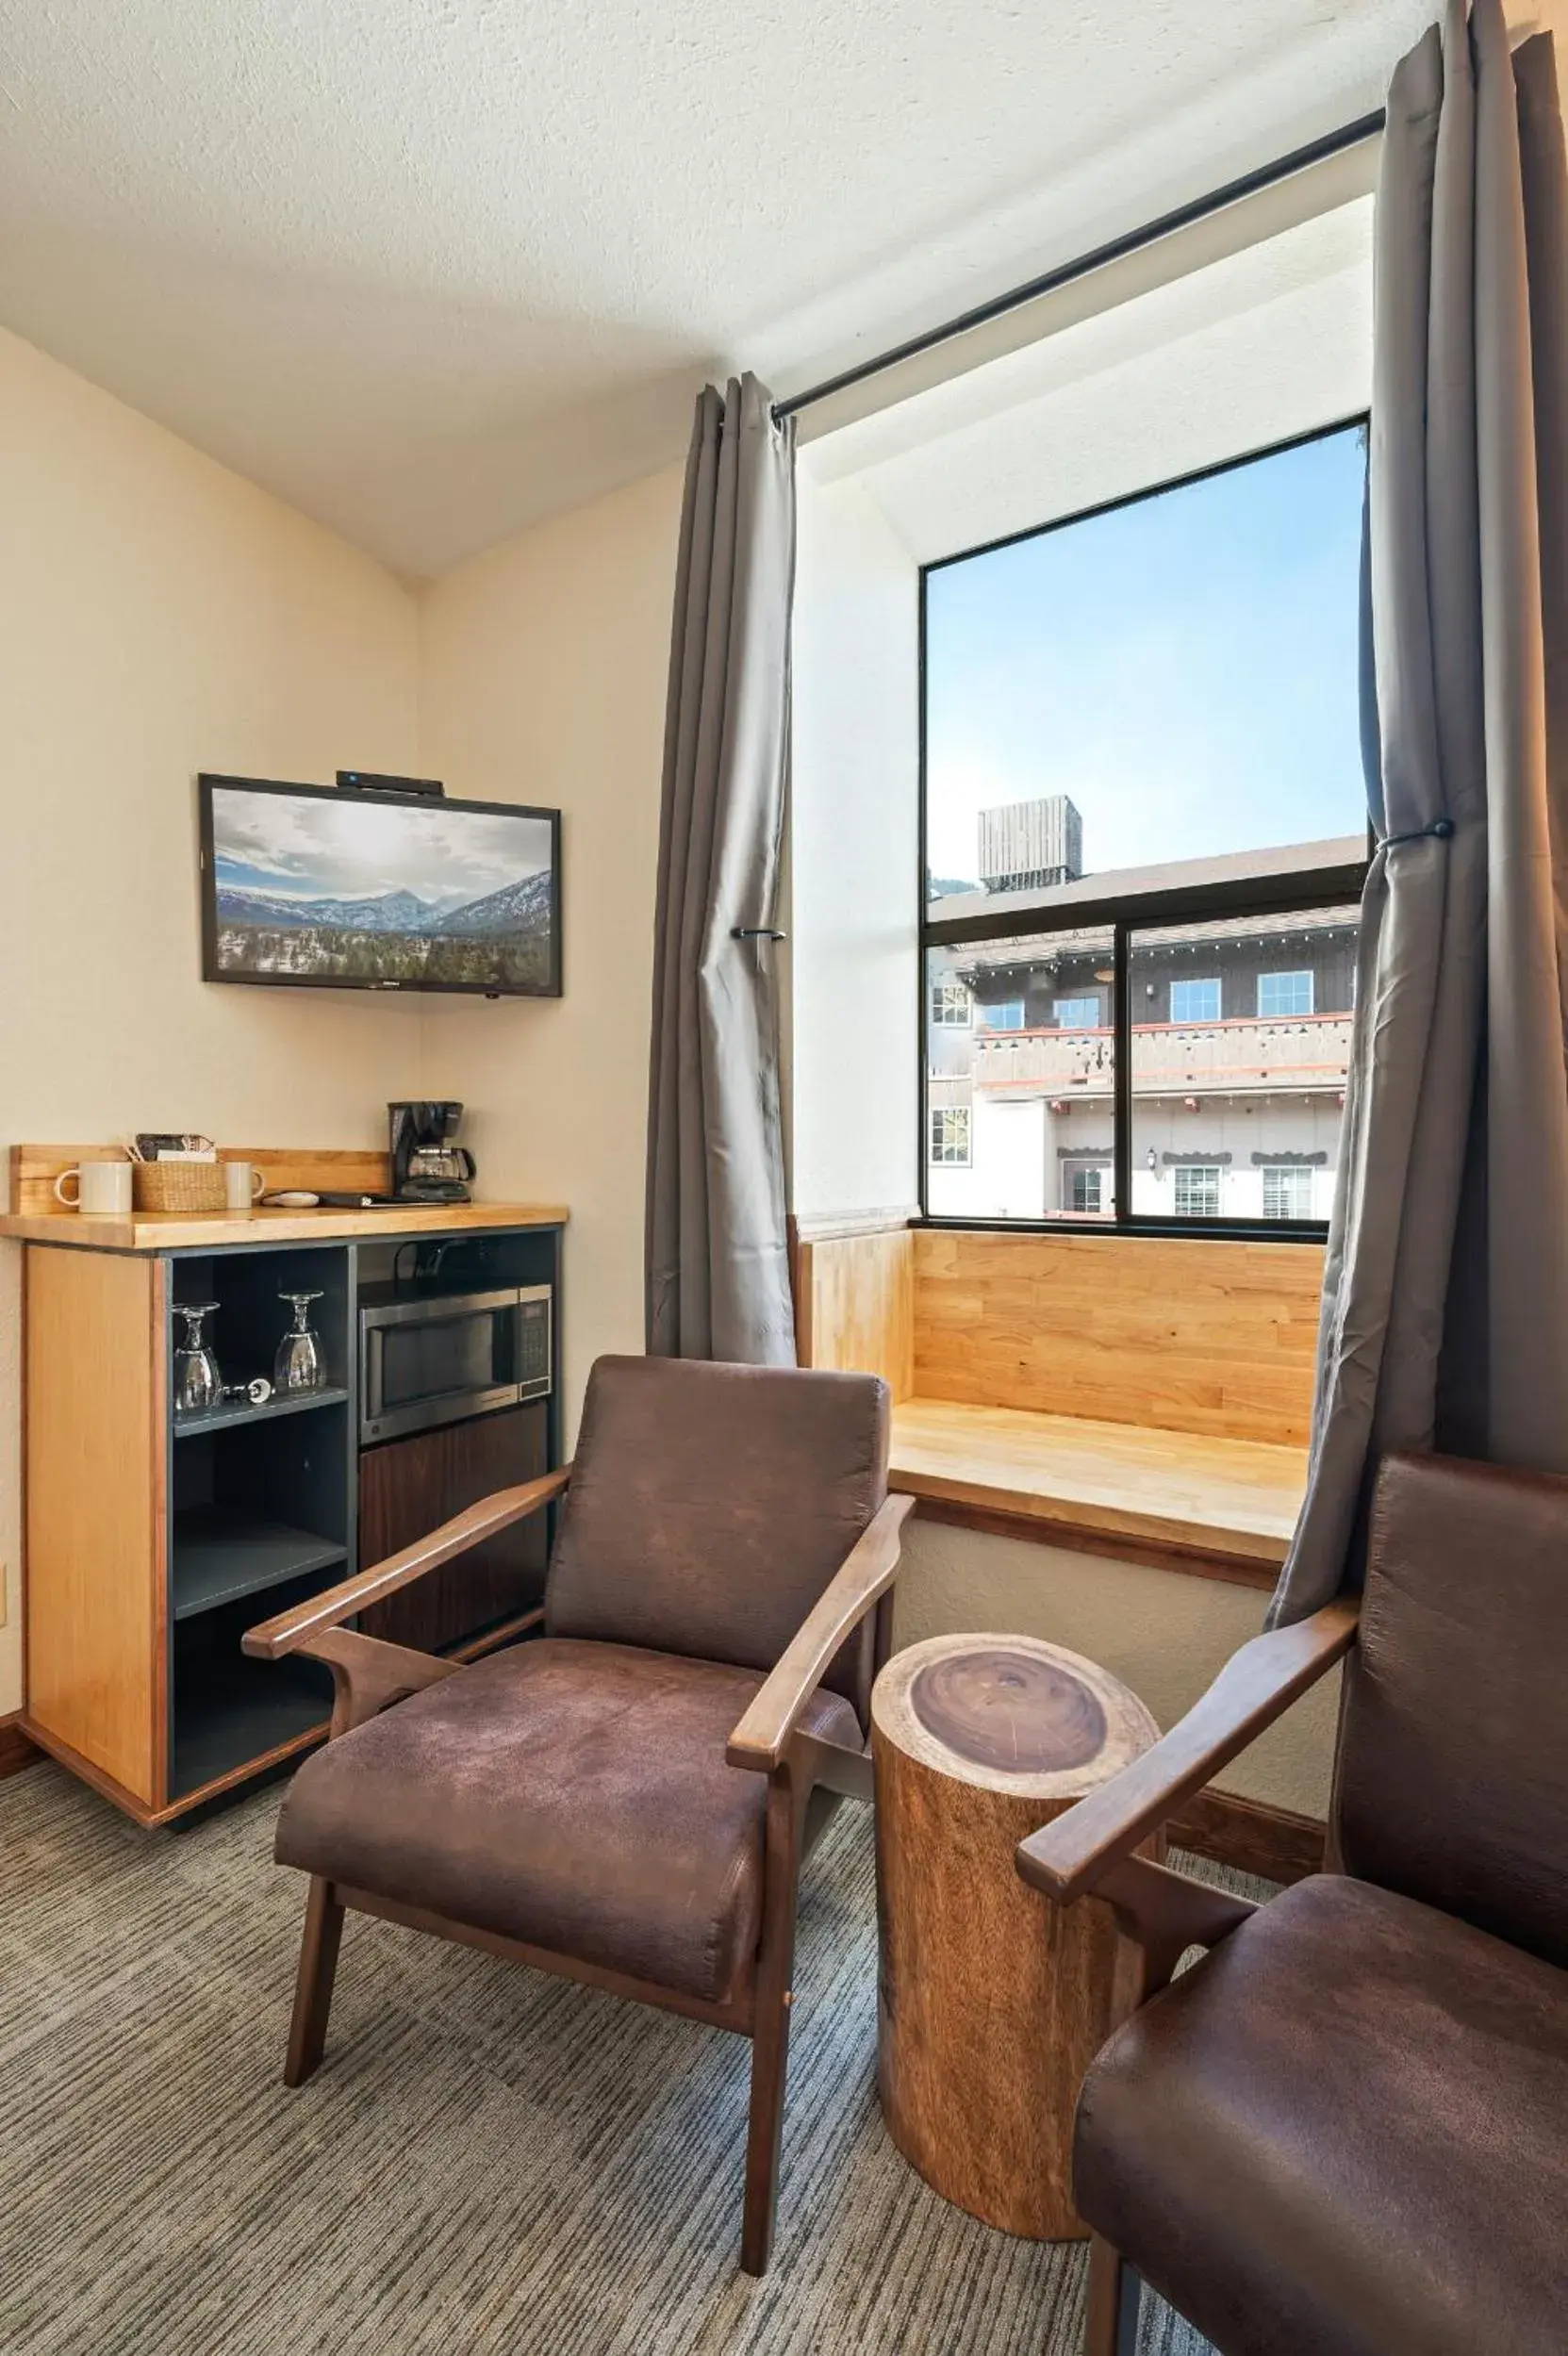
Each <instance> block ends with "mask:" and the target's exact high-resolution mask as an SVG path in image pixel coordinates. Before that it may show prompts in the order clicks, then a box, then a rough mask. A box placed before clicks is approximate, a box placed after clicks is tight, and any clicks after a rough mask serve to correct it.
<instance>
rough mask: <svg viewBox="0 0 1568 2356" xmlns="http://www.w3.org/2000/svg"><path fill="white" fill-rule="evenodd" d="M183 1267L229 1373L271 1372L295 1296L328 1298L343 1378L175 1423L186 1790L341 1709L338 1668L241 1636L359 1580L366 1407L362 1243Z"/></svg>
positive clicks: (187, 1261) (174, 1566) (173, 1567)
mask: <svg viewBox="0 0 1568 2356" xmlns="http://www.w3.org/2000/svg"><path fill="white" fill-rule="evenodd" d="M170 1277H171V1283H170V1298H171V1302H172V1303H178V1302H180V1301H191V1300H199V1301H216V1302H217V1304H218V1307H217V1309H216V1310H215V1311H214V1312H213V1314H212V1316H211V1317H210V1318H209V1319H208V1321H207V1328H208V1339H209V1341H210V1343H211V1346H212V1348H213V1349H214V1351H215V1352H216V1354H217V1358H218V1362H219V1365H220V1366H221V1368H222V1369H223V1378H224V1380H225V1381H226V1382H243V1381H246V1380H248V1379H249V1378H250V1377H252V1376H256V1375H268V1376H270V1375H271V1373H272V1358H273V1353H274V1352H275V1350H276V1348H277V1345H278V1343H279V1341H280V1340H281V1339H282V1336H283V1333H284V1330H285V1328H286V1326H288V1324H289V1317H290V1311H289V1307H288V1305H287V1303H285V1302H284V1301H283V1300H281V1299H280V1298H279V1295H280V1293H288V1292H309V1293H320V1294H321V1295H322V1298H321V1299H320V1300H319V1301H317V1302H316V1303H315V1304H314V1305H313V1307H312V1310H311V1323H312V1324H313V1326H315V1328H316V1332H317V1334H318V1336H319V1337H320V1340H321V1344H322V1354H323V1357H324V1360H325V1372H326V1377H327V1379H326V1382H325V1384H324V1385H323V1387H322V1389H321V1390H320V1391H313V1392H309V1393H307V1394H306V1395H305V1396H303V1397H298V1398H283V1399H269V1400H267V1401H266V1402H265V1403H264V1404H263V1405H262V1406H260V1407H253V1406H252V1405H251V1403H250V1402H249V1401H248V1400H246V1401H244V1402H242V1403H240V1402H236V1403H234V1404H231V1405H228V1406H225V1407H221V1408H219V1409H216V1410H215V1411H214V1412H213V1413H212V1414H210V1415H202V1416H193V1417H190V1418H184V1419H176V1418H175V1417H173V1415H171V1417H170V1432H169V1503H170V1513H169V1568H168V1576H169V1699H170V1712H169V1787H170V1798H171V1799H172V1800H180V1799H184V1798H186V1797H187V1796H188V1795H190V1794H191V1793H194V1792H199V1791H201V1790H202V1789H203V1788H204V1787H205V1786H206V1785H207V1784H210V1783H215V1782H217V1781H218V1780H219V1779H220V1778H222V1777H224V1776H228V1775H232V1774H233V1773H234V1772H235V1771H237V1770H238V1769H239V1768H242V1767H244V1766H245V1765H246V1764H247V1763H248V1762H250V1761H253V1760H261V1759H265V1758H266V1757H268V1756H269V1755H271V1754H272V1753H273V1752H275V1751H276V1750H277V1749H278V1748H279V1747H280V1746H281V1745H283V1744H286V1743H289V1742H292V1741H295V1740H296V1739H297V1738H300V1737H302V1736H305V1735H307V1734H309V1733H312V1732H314V1731H316V1730H318V1729H321V1728H322V1727H324V1725H325V1723H326V1721H327V1719H328V1718H329V1717H330V1715H331V1710H332V1678H331V1673H330V1672H328V1671H327V1670H324V1669H322V1667H321V1666H320V1664H319V1663H316V1662H311V1661H303V1660H292V1661H287V1662H282V1663H277V1664H273V1663H271V1662H266V1661H253V1660H248V1659H247V1658H246V1657H245V1656H244V1655H243V1654H242V1653H241V1651H240V1649H239V1646H240V1639H241V1638H242V1637H243V1635H244V1633H245V1630H246V1629H247V1628H249V1627H252V1626H254V1624H255V1623H256V1622H257V1621H258V1620H268V1619H271V1618H272V1617H273V1615H274V1614H275V1613H277V1612H280V1611H284V1610H287V1609H288V1608H289V1606H290V1605H291V1604H296V1603H301V1602H303V1601H304V1600H305V1598H306V1597H307V1596H309V1595H312V1594H315V1593H317V1592H319V1591H320V1590H321V1589H322V1588H323V1587H331V1586H334V1585H336V1583H337V1582H338V1580H339V1579H341V1578H344V1577H346V1576H347V1574H348V1571H349V1568H350V1566H351V1564H352V1563H353V1561H354V1558H355V1491H356V1478H357V1470H356V1468H357V1455H358V1452H357V1448H356V1445H355V1429H356V1424H357V1413H358V1408H357V1399H356V1396H355V1366H354V1358H355V1352H354V1348H353V1335H354V1321H355V1310H354V1261H353V1256H352V1247H351V1246H350V1245H349V1244H346V1243H322V1244H285V1245H280V1246H278V1247H276V1248H268V1247H261V1248H256V1249H241V1250H238V1251H228V1252H212V1253H190V1254H189V1255H186V1254H180V1255H178V1256H177V1257H175V1258H174V1259H173V1261H172V1263H171V1267H170ZM171 1327H172V1330H171V1349H173V1345H174V1344H175V1343H177V1340H178V1332H179V1327H178V1321H177V1320H174V1319H173V1317H172V1318H171ZM170 1362H171V1372H172V1371H173V1359H172V1358H171V1361H170Z"/></svg>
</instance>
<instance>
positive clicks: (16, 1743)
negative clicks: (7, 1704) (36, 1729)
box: [0, 1710, 43, 1776]
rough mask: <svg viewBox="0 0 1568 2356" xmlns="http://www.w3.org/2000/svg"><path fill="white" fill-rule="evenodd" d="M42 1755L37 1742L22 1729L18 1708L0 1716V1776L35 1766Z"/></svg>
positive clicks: (15, 1773)
mask: <svg viewBox="0 0 1568 2356" xmlns="http://www.w3.org/2000/svg"><path fill="white" fill-rule="evenodd" d="M42 1756H43V1754H42V1752H41V1750H40V1749H39V1747H38V1744H37V1743H36V1742H34V1741H33V1739H32V1738H31V1737H30V1736H29V1735H25V1734H24V1733H23V1731H22V1712H21V1711H20V1710H12V1711H10V1712H9V1714H8V1716H7V1717H5V1718H0V1776H6V1775H20V1774H21V1772H22V1771H23V1769H24V1768H25V1767H36V1766H37V1765H38V1763H39V1761H40V1759H41V1757H42Z"/></svg>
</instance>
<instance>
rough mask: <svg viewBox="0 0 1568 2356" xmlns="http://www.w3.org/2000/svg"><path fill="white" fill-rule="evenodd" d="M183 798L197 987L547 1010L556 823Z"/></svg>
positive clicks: (251, 791) (271, 798) (247, 789)
mask: <svg viewBox="0 0 1568 2356" xmlns="http://www.w3.org/2000/svg"><path fill="white" fill-rule="evenodd" d="M198 786H199V792H200V798H201V838H202V973H203V976H204V978H205V979H206V980H208V981H251V982H270V983H274V984H283V985H293V986H295V987H305V988H313V989H323V988H324V989H329V990H467V991H472V992H476V993H483V995H484V996H486V997H559V996H560V990H561V814H560V812H559V811H558V810H529V809H525V808H523V807H521V806H520V804H519V803H516V802H508V801H447V800H445V799H434V798H430V797H427V796H424V795H421V794H409V795H407V796H404V795H402V794H385V793H375V794H370V793H355V792H347V791H344V790H343V789H341V788H339V787H333V786H330V785H282V784H274V783H271V782H270V781H267V780H263V779H260V778H251V777H203V778H201V779H200V780H199V781H198Z"/></svg>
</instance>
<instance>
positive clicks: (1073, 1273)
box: [795, 1212, 1323, 1588]
mask: <svg viewBox="0 0 1568 2356" xmlns="http://www.w3.org/2000/svg"><path fill="white" fill-rule="evenodd" d="M795 1251H796V1271H795V1275H796V1298H797V1303H798V1309H799V1315H800V1332H799V1335H798V1341H799V1344H800V1355H801V1363H802V1364H804V1365H810V1366H840V1367H862V1368H868V1369H871V1370H872V1371H874V1372H876V1373H879V1374H882V1375H883V1376H885V1377H886V1378H887V1380H888V1382H889V1384H890V1385H891V1387H892V1391H893V1397H894V1402H895V1405H894V1412H893V1456H892V1481H893V1485H894V1487H895V1488H897V1489H900V1490H903V1491H907V1492H908V1493H910V1494H911V1495H913V1496H915V1497H917V1498H918V1499H919V1500H920V1511H921V1512H922V1513H923V1514H925V1515H926V1516H928V1517H929V1518H932V1519H937V1520H943V1521H949V1522H959V1523H962V1524H966V1526H968V1527H970V1528H976V1529H984V1530H994V1531H998V1532H1000V1533H1002V1534H1003V1535H1006V1536H1011V1537H1021V1538H1031V1539H1034V1540H1039V1541H1041V1542H1043V1543H1046V1544H1053V1545H1059V1546H1065V1547H1068V1548H1070V1549H1072V1550H1074V1551H1076V1552H1078V1553H1081V1554H1100V1555H1110V1556H1114V1557H1118V1558H1120V1559H1122V1560H1124V1561H1133V1562H1143V1563H1152V1564H1155V1565H1157V1566H1159V1567H1161V1568H1168V1569H1171V1570H1178V1571H1185V1572H1190V1573H1197V1574H1198V1575H1199V1576H1202V1577H1207V1578H1220V1579H1229V1580H1232V1581H1234V1582H1236V1583H1237V1584H1239V1585H1243V1586H1249V1587H1259V1588H1272V1587H1273V1585H1274V1583H1275V1580H1276V1578H1277V1576H1278V1573H1279V1566H1280V1564H1281V1563H1282V1562H1283V1560H1284V1558H1285V1553H1286V1549H1287V1547H1288V1546H1289V1543H1290V1538H1291V1533H1292V1531H1293V1529H1294V1528H1295V1525H1296V1514H1297V1512H1298V1510H1299V1508H1300V1504H1301V1498H1302V1493H1303V1491H1304V1489H1305V1486H1306V1477H1307V1448H1306V1442H1307V1433H1308V1425H1309V1422H1310V1418H1311V1413H1312V1364H1313V1358H1314V1353H1315V1346H1316V1332H1317V1312H1318V1294H1319V1291H1320V1288H1321V1284H1322V1275H1323V1253H1322V1249H1321V1246H1319V1245H1317V1244H1250V1243H1240V1242H1229V1241H1226V1242H1222V1241H1219V1240H1217V1239H1214V1238H1212V1237H1200V1236H1195V1237H1193V1238H1192V1239H1191V1240H1188V1239H1187V1238H1185V1237H1180V1238H1167V1237H1158V1238H1156V1237H1149V1238H1144V1237H1128V1236H1117V1235H1096V1234H1094V1233H1092V1232H1087V1231H1084V1230H1082V1229H1080V1230H1077V1231H1075V1232H1068V1233H1063V1234H1041V1233H1037V1232H1034V1233H1032V1232H1017V1233H999V1232H997V1231H996V1230H994V1229H991V1230H981V1229H970V1230H965V1229H954V1228H933V1227H926V1228H912V1227H910V1225H909V1214H907V1213H902V1212H897V1213H876V1212H869V1213H860V1214H856V1215H854V1216H853V1217H851V1218H849V1219H845V1220H839V1221H834V1220H822V1221H816V1222H813V1221H801V1222H799V1223H798V1225H797V1231H796V1236H795Z"/></svg>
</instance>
